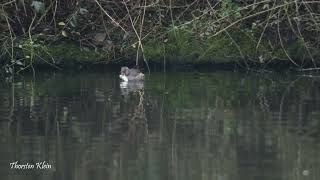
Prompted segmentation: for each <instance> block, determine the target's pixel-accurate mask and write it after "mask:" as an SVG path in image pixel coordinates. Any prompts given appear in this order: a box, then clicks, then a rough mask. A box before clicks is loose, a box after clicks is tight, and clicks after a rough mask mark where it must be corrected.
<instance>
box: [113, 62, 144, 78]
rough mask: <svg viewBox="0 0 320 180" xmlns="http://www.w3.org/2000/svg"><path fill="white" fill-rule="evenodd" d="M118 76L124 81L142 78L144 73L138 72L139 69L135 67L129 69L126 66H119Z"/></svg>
mask: <svg viewBox="0 0 320 180" xmlns="http://www.w3.org/2000/svg"><path fill="white" fill-rule="evenodd" d="M119 77H120V79H121V80H122V81H124V82H128V81H143V80H144V74H143V73H142V72H140V70H139V69H135V68H132V69H130V68H128V67H126V66H124V67H121V70H120V75H119Z"/></svg>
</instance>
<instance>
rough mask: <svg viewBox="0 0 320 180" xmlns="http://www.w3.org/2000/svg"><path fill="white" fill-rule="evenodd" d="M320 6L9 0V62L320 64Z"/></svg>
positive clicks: (15, 67)
mask: <svg viewBox="0 0 320 180" xmlns="http://www.w3.org/2000/svg"><path fill="white" fill-rule="evenodd" d="M319 11H320V2H319V1H312V0H288V1H279V0H276V1H271V0H262V1H261V0H253V1H247V0H224V1H219V0H135V1H133V0H116V1H113V0H45V1H42V0H37V1H36V0H12V1H10V0H2V2H0V15H1V16H0V29H1V31H0V41H1V42H2V43H1V45H2V46H1V59H2V60H1V65H2V69H3V70H5V71H7V72H13V71H22V70H25V69H27V68H33V67H34V64H49V65H51V66H53V67H56V68H61V67H63V65H65V64H74V63H75V62H76V63H79V62H80V63H99V64H100V63H103V64H105V63H110V62H111V63H119V62H121V61H122V60H124V59H125V60H127V61H125V62H126V63H129V64H130V63H131V64H142V63H143V61H144V62H145V63H144V64H147V63H148V62H151V61H154V62H157V63H168V64H170V63H173V64H177V63H178V64H189V63H192V64H198V63H208V62H209V63H212V62H213V63H226V62H227V63H229V62H232V63H237V64H240V65H242V66H243V67H247V68H249V67H250V65H251V64H260V65H261V66H262V67H264V66H266V65H268V64H270V63H274V62H288V64H290V65H293V66H296V67H316V66H317V64H318V61H317V58H318V56H319V50H318V47H319V31H320V28H319V23H320V15H319ZM70 60H72V61H70Z"/></svg>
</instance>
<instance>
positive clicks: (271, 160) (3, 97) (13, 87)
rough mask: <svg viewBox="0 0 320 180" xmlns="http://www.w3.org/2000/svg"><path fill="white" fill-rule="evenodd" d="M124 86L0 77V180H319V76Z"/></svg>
mask: <svg viewBox="0 0 320 180" xmlns="http://www.w3.org/2000/svg"><path fill="white" fill-rule="evenodd" d="M121 87H125V88H122V89H121V88H120V84H119V79H118V75H117V74H116V73H80V74H79V73H77V74H62V73H39V74H37V76H36V77H35V78H32V77H31V76H30V77H29V76H24V77H19V78H15V79H14V80H12V79H10V78H7V79H5V78H1V81H0V134H1V136H0V137H1V138H0V142H1V143H0V177H1V179H3V180H7V179H8V180H25V179H26V180H43V179H46V180H53V179H57V180H85V179H88V180H318V179H320V78H310V77H303V76H293V75H291V76H288V75H286V76H284V75H275V74H267V75H262V74H243V73H233V72H215V73H193V72H187V73H168V74H166V75H163V74H161V73H152V74H151V75H147V79H146V81H145V83H144V84H132V83H131V84H130V83H129V84H127V85H123V84H122V85H121ZM16 161H18V164H26V163H29V164H35V163H37V162H42V161H46V162H47V163H48V164H50V165H51V168H49V169H36V167H35V168H34V169H31V170H30V169H29V170H19V169H11V168H10V163H12V162H16Z"/></svg>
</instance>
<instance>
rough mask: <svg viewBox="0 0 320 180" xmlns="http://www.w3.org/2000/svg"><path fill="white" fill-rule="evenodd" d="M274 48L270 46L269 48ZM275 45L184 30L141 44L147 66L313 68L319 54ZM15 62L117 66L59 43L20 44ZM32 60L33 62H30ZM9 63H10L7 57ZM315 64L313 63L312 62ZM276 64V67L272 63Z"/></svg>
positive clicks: (97, 53) (98, 53)
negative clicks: (283, 65) (282, 65)
mask: <svg viewBox="0 0 320 180" xmlns="http://www.w3.org/2000/svg"><path fill="white" fill-rule="evenodd" d="M272 44H273V45H272ZM274 44H277V43H271V42H270V41H265V40H262V41H259V39H258V38H257V36H255V35H254V34H253V33H248V32H246V31H230V32H225V33H221V34H219V35H218V36H212V35H206V34H195V33H191V32H189V31H186V30H178V29H175V30H172V31H169V33H168V35H167V36H166V38H164V39H160V40H157V41H148V42H145V43H144V53H145V57H146V58H147V61H148V63H156V64H164V63H165V64H167V65H168V64H170V65H183V64H192V65H201V64H226V63H228V64H230V63H231V64H243V65H244V64H245V65H247V64H258V65H261V66H265V65H267V64H270V63H274V62H280V61H282V62H289V60H288V55H289V56H290V58H291V60H292V61H294V62H296V63H297V64H299V65H300V64H302V65H304V64H309V65H310V64H312V62H313V59H312V58H310V57H311V56H312V57H313V58H315V57H319V54H320V52H319V50H317V49H311V48H309V49H307V47H306V45H305V43H304V42H303V41H302V40H297V41H293V42H291V43H289V44H287V45H286V47H285V48H284V49H285V50H284V49H283V48H282V47H281V46H280V45H279V46H274ZM15 53H16V55H15V56H16V57H18V60H15V61H13V62H12V64H14V65H16V66H19V68H20V69H21V70H23V69H24V68H26V67H28V66H30V64H31V65H33V66H37V65H49V66H56V67H60V68H65V67H69V68H73V67H77V66H78V65H95V64H98V65H101V64H119V61H115V60H113V59H112V58H109V59H108V58H107V57H108V54H110V53H111V52H106V51H103V50H102V48H95V49H94V48H89V47H80V45H79V44H78V43H75V42H71V41H60V42H55V43H54V44H50V45H46V44H45V43H44V42H41V43H40V42H32V43H31V45H30V42H29V41H26V40H25V41H23V40H21V41H19V43H17V45H16V51H15ZM123 53H124V54H125V56H126V57H131V58H130V59H129V60H126V61H122V62H121V64H122V65H123V64H126V63H127V64H133V62H134V61H135V56H136V52H135V49H134V47H131V48H129V49H128V50H127V51H126V52H123ZM31 57H32V58H31ZM8 59H10V58H9V57H8ZM315 63H316V62H315ZM275 64H276V63H275Z"/></svg>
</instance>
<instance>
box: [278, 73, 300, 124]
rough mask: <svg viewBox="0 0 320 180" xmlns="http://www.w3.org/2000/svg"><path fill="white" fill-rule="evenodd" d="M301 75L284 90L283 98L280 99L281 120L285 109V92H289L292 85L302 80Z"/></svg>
mask: <svg viewBox="0 0 320 180" xmlns="http://www.w3.org/2000/svg"><path fill="white" fill-rule="evenodd" d="M300 79H301V77H299V78H297V79H296V80H294V81H292V82H291V83H290V84H289V85H288V86H287V89H286V90H285V91H284V92H283V94H282V96H281V100H280V109H279V121H280V120H281V117H282V111H283V102H284V98H285V94H286V93H287V92H289V90H290V89H291V87H292V86H293V85H294V84H295V83H296V82H297V81H298V80H300Z"/></svg>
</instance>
